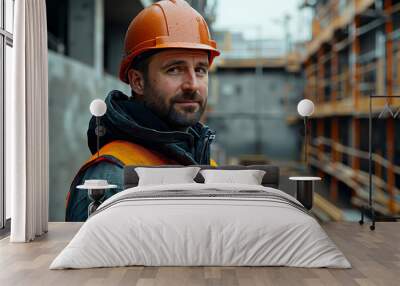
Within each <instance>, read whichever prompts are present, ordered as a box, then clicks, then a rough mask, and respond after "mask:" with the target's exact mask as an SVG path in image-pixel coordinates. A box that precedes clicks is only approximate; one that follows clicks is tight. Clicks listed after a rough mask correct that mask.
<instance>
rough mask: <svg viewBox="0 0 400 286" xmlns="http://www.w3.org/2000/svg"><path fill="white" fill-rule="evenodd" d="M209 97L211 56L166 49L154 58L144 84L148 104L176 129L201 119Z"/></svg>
mask: <svg viewBox="0 0 400 286" xmlns="http://www.w3.org/2000/svg"><path fill="white" fill-rule="evenodd" d="M207 94H208V53H207V52H205V51H196V50H179V49H174V50H166V51H162V52H159V53H157V54H156V55H154V56H152V57H151V59H150V61H149V66H148V74H147V77H146V80H145V82H144V93H143V100H144V103H145V105H146V106H147V107H148V108H150V109H151V110H152V111H153V112H155V113H156V114H157V115H158V116H159V117H160V118H162V119H163V120H166V121H167V124H169V125H170V126H171V127H173V128H177V129H185V128H187V127H189V126H193V125H194V124H195V123H197V122H198V121H199V120H200V117H201V115H202V114H203V112H204V110H205V108H206V105H207Z"/></svg>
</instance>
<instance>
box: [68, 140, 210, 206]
mask: <svg viewBox="0 0 400 286" xmlns="http://www.w3.org/2000/svg"><path fill="white" fill-rule="evenodd" d="M101 161H108V162H111V163H113V164H119V165H122V166H127V165H141V166H157V165H179V163H177V162H176V161H174V160H172V159H168V158H167V157H165V156H164V155H163V154H161V153H159V152H156V151H154V150H150V149H147V148H145V147H143V146H141V145H139V144H135V143H132V142H128V141H123V140H115V141H112V142H110V143H108V144H106V145H104V146H103V147H102V148H101V149H100V150H99V155H97V153H95V154H93V155H92V156H91V157H90V158H89V159H88V160H87V161H86V162H85V163H84V164H83V166H82V167H81V168H80V169H79V171H78V173H77V174H76V176H75V178H74V180H73V181H72V184H71V187H70V190H69V192H68V195H67V201H66V206H67V208H68V203H69V200H70V197H71V192H73V191H74V190H75V188H76V186H77V184H78V183H79V181H80V178H81V176H82V174H83V173H84V171H86V170H87V169H88V168H89V167H91V166H93V165H94V164H96V163H99V162H101ZM210 165H211V166H214V167H215V166H217V163H216V162H215V161H214V160H213V159H210Z"/></svg>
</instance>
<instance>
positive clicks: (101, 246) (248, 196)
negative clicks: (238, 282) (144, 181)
mask: <svg viewBox="0 0 400 286" xmlns="http://www.w3.org/2000/svg"><path fill="white" fill-rule="evenodd" d="M140 167H141V166H128V167H126V168H125V171H124V172H125V177H124V182H125V190H124V191H123V192H120V193H118V194H116V195H114V196H112V197H111V198H109V199H108V200H106V201H105V202H104V203H102V204H101V205H100V207H99V208H98V210H97V211H96V212H95V213H94V214H93V215H92V216H91V217H90V218H89V219H88V220H87V221H86V222H85V223H84V225H83V226H82V227H81V229H80V230H79V232H78V233H77V234H76V235H75V237H74V238H73V239H72V240H71V242H70V243H69V244H68V245H67V246H66V247H65V249H64V250H62V252H61V253H60V254H59V255H58V256H57V257H56V259H55V260H54V261H53V262H52V264H51V265H50V269H65V268H92V267H118V266H130V265H144V266H291V267H312V268H314V267H329V268H350V267H351V265H350V263H349V262H348V260H347V259H346V258H345V256H344V255H343V253H342V252H341V251H340V250H339V249H338V248H337V247H336V245H335V244H334V243H333V241H331V239H330V238H329V237H328V236H327V234H326V233H325V231H324V230H323V229H322V228H321V226H320V225H319V224H318V222H317V221H316V220H315V219H314V217H313V216H312V215H311V214H310V213H309V212H308V211H307V210H306V209H305V208H304V207H303V206H302V205H301V203H299V202H298V201H297V200H296V199H294V198H293V197H292V196H290V195H288V194H286V193H284V192H282V191H280V190H279V168H278V167H276V166H270V165H259V166H247V167H245V166H225V167H224V166H222V167H217V168H216V169H220V170H228V169H229V170H246V169H248V170H252V169H257V170H263V171H265V175H263V177H262V180H261V184H260V185H250V184H238V183H224V184H221V183H208V182H207V183H204V178H203V176H202V175H201V174H200V173H198V174H197V175H196V177H195V178H194V181H195V182H193V183H179V184H159V185H143V186H141V185H138V182H139V176H138V173H137V172H136V170H139V169H136V168H140ZM175 167H176V166H175ZM167 168H168V166H167ZM199 168H201V169H202V170H205V169H214V168H213V167H210V166H199Z"/></svg>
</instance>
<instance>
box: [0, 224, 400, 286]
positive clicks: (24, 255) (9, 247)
mask: <svg viewBox="0 0 400 286" xmlns="http://www.w3.org/2000/svg"><path fill="white" fill-rule="evenodd" d="M80 226H81V223H50V225H49V233H47V234H46V235H44V236H43V237H40V238H38V239H37V240H35V241H34V242H32V243H27V244H25V243H9V239H8V238H5V239H2V240H0V285H2V286H8V285H10V286H11V285H12V286H16V285H32V286H34V285H67V286H71V285H85V286H88V285H136V286H180V285H194V286H215V285H227V286H235V285H237V286H265V285H305V286H314V285H346V286H347V285H349V286H353V285H354V286H357V285H362V286H364V285H365V286H370V285H373V286H380V285H385V286H391V285H393V286H394V285H396V286H397V285H399V281H398V275H399V273H400V224H399V223H395V222H386V223H378V224H377V228H376V230H375V231H370V230H369V228H368V225H363V226H360V225H358V224H356V223H351V222H338V223H327V224H324V225H323V228H324V229H325V231H326V232H327V233H328V235H329V236H330V238H331V239H332V240H333V241H334V242H335V243H336V245H337V246H338V247H339V248H340V249H341V250H342V251H343V253H344V254H345V255H346V257H347V258H348V259H349V261H350V262H351V263H352V266H353V268H352V269H307V268H290V267H143V266H138V267H118V268H100V269H85V270H57V271H50V270H49V269H48V267H49V265H50V263H51V262H52V260H53V259H54V258H55V256H56V255H57V254H58V253H59V252H60V251H61V250H62V249H63V248H64V247H65V246H66V244H67V243H68V241H70V240H71V238H72V237H73V236H74V234H75V233H76V232H77V231H78V229H79V228H80Z"/></svg>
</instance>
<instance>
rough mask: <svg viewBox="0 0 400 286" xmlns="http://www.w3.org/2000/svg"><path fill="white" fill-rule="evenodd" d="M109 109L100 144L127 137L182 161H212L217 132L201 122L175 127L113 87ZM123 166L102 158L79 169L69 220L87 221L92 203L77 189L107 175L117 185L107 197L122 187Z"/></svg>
mask: <svg viewBox="0 0 400 286" xmlns="http://www.w3.org/2000/svg"><path fill="white" fill-rule="evenodd" d="M105 102H106V104H107V112H106V114H105V115H104V116H103V117H101V120H100V124H101V126H103V127H104V128H105V134H104V135H103V136H101V137H100V142H99V147H100V148H101V147H102V146H104V145H106V144H107V143H110V142H112V141H115V140H125V141H129V142H133V143H136V144H140V145H142V146H143V147H145V148H148V149H152V150H155V151H157V152H159V153H161V154H163V155H164V156H166V157H167V158H169V159H171V160H174V161H176V162H178V164H181V165H191V164H201V165H209V164H210V143H211V142H212V141H213V139H214V138H215V132H214V131H212V130H211V129H210V128H209V127H207V126H206V125H203V124H201V123H200V122H198V123H196V124H195V125H194V126H192V127H189V128H188V130H187V132H182V131H174V130H170V128H169V127H168V126H167V125H166V124H165V122H164V121H162V120H161V119H160V118H159V117H158V116H157V115H156V114H154V113H153V112H152V111H151V110H150V109H148V108H147V107H146V106H145V105H144V104H143V103H142V102H139V101H135V100H133V99H132V98H130V97H128V96H127V95H125V94H124V93H122V92H120V91H117V90H114V91H111V92H110V93H109V95H108V96H107V98H106V100H105ZM95 128H96V118H95V117H92V118H91V120H90V122H89V128H88V131H87V137H88V145H89V149H90V152H91V153H92V154H94V153H96V152H97V136H96V134H95ZM123 167H124V166H122V165H121V164H118V162H114V163H112V162H110V161H103V162H99V163H96V164H95V165H93V166H91V167H89V168H88V169H86V170H85V171H83V172H81V173H78V174H77V176H76V177H75V179H74V181H73V185H72V186H71V189H70V193H69V199H68V200H67V209H66V221H85V220H86V219H87V207H88V205H89V203H90V201H89V198H88V196H87V193H86V191H85V190H79V189H75V187H76V185H79V184H83V183H84V181H85V180H88V179H106V180H108V182H109V184H115V185H117V186H118V188H117V189H111V190H108V191H107V192H106V198H109V197H110V196H112V195H113V194H115V193H117V192H120V191H122V190H123Z"/></svg>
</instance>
